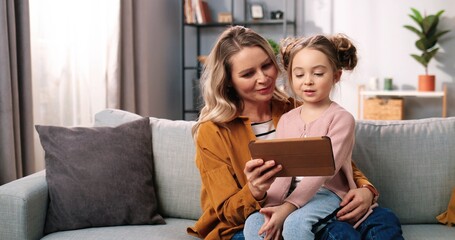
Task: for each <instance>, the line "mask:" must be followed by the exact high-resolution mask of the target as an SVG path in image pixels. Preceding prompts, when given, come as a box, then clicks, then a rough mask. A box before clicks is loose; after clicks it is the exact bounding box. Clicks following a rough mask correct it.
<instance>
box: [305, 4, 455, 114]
mask: <svg viewBox="0 0 455 240" xmlns="http://www.w3.org/2000/svg"><path fill="white" fill-rule="evenodd" d="M411 7H414V8H417V9H419V10H420V11H424V10H425V11H427V12H428V13H431V14H434V13H436V12H437V11H439V10H445V13H444V14H443V15H442V19H441V24H440V27H441V28H442V29H451V30H452V32H450V33H449V34H446V35H445V36H444V37H443V38H442V40H441V50H440V52H439V53H438V55H437V56H436V58H435V59H433V60H432V62H431V63H430V65H429V72H430V74H435V75H436V79H437V80H436V85H437V86H436V90H441V89H442V84H443V83H447V84H448V88H449V91H448V102H447V103H448V112H447V114H448V116H455V96H454V95H455V94H454V93H455V80H454V76H455V1H444V0H414V1H396V0H382V1H365V0H336V1H334V0H319V1H313V0H306V1H304V2H303V4H302V5H301V6H300V11H299V12H301V13H303V16H299V18H298V19H301V21H302V22H299V31H298V32H299V34H300V35H302V34H303V35H307V34H314V33H327V34H331V33H345V34H347V35H348V36H349V37H351V38H352V39H353V40H354V42H355V43H356V45H357V48H358V52H359V57H360V60H359V65H358V67H357V68H356V69H355V70H354V72H352V73H351V74H344V78H343V81H342V84H341V88H340V89H338V91H336V95H335V97H334V100H336V101H338V102H339V103H340V104H341V105H343V106H344V107H345V108H347V109H348V110H349V111H350V112H351V113H352V114H353V115H354V116H357V106H358V98H357V96H358V95H357V86H358V85H359V84H367V83H368V80H369V79H370V77H378V78H379V79H380V83H381V86H382V82H383V79H384V78H385V77H392V78H393V81H394V85H395V87H396V88H398V89H415V88H416V86H417V75H419V74H422V73H424V69H423V67H422V66H421V65H420V64H419V63H417V62H416V61H415V60H414V59H413V58H412V57H410V56H409V54H411V53H419V52H418V51H417V48H416V47H415V45H414V42H415V41H416V40H417V36H416V35H415V34H414V33H412V32H410V31H409V30H407V29H405V28H403V25H406V24H408V25H414V24H415V23H414V22H413V21H412V20H411V18H409V16H408V14H409V13H410V12H411V10H410V8H411ZM441 105H442V104H441V99H422V98H413V97H411V98H406V99H405V106H406V107H405V118H424V117H432V116H441V109H442V106H441Z"/></svg>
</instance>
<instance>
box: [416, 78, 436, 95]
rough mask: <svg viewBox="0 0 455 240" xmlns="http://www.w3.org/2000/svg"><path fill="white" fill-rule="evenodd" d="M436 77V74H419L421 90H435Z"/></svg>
mask: <svg viewBox="0 0 455 240" xmlns="http://www.w3.org/2000/svg"><path fill="white" fill-rule="evenodd" d="M435 81H436V78H435V76H434V75H419V88H418V90H419V91H422V92H431V91H434V83H435Z"/></svg>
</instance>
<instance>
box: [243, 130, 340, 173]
mask: <svg viewBox="0 0 455 240" xmlns="http://www.w3.org/2000/svg"><path fill="white" fill-rule="evenodd" d="M248 147H249V149H250V153H251V157H252V158H253V159H256V158H262V159H263V160H264V161H268V160H274V161H275V162H276V163H277V164H281V166H283V169H282V170H281V171H279V172H278V173H277V175H276V176H277V177H289V176H331V175H334V174H335V161H334V158H333V151H332V142H331V140H330V138H329V137H327V136H321V137H307V138H286V139H273V140H253V141H251V142H250V144H249V145H248Z"/></svg>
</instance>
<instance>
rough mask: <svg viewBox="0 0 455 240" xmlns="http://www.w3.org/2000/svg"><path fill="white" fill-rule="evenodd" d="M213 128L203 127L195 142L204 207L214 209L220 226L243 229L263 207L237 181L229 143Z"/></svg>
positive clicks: (246, 187)
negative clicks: (241, 227)
mask: <svg viewBox="0 0 455 240" xmlns="http://www.w3.org/2000/svg"><path fill="white" fill-rule="evenodd" d="M214 126H215V125H214V124H212V125H210V124H202V125H201V126H200V128H199V130H198V135H197V139H196V164H197V166H198V168H199V171H200V174H201V180H202V185H203V191H204V192H205V194H202V197H201V198H202V199H201V201H202V205H203V206H202V207H203V209H207V208H213V211H215V214H216V216H217V218H218V219H219V221H221V222H224V223H226V224H229V225H232V226H238V225H242V224H244V223H245V220H246V218H247V217H248V215H249V214H251V213H252V212H254V211H256V210H258V209H260V207H261V205H260V202H258V201H256V199H254V197H253V195H252V194H251V191H250V189H249V187H248V185H247V184H246V185H245V186H241V184H239V182H238V181H237V179H236V175H235V173H234V170H233V168H232V163H231V161H236V160H235V159H230V157H229V154H228V151H229V150H228V149H226V148H227V147H228V146H227V145H226V140H225V139H223V136H222V134H221V133H220V132H219V131H220V130H219V128H217V127H214ZM237 161H240V160H237Z"/></svg>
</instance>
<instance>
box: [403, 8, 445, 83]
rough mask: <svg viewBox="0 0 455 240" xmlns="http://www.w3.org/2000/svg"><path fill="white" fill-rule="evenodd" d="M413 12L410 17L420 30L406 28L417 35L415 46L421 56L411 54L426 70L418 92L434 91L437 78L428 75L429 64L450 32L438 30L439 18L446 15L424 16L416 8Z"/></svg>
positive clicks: (408, 26) (420, 78)
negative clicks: (445, 35) (440, 40)
mask: <svg viewBox="0 0 455 240" xmlns="http://www.w3.org/2000/svg"><path fill="white" fill-rule="evenodd" d="M411 11H412V14H409V17H411V18H412V20H414V22H416V23H417V25H418V28H415V27H413V26H410V25H405V26H404V27H405V28H406V29H409V30H410V31H412V32H414V33H415V34H417V36H418V37H419V39H418V40H417V41H416V43H415V45H416V47H417V49H419V50H420V51H421V54H420V55H418V54H411V56H412V57H413V58H414V59H415V60H417V62H419V63H420V64H422V65H423V67H424V68H425V75H419V85H418V90H419V91H434V89H435V88H434V86H435V76H434V75H429V74H428V63H429V62H430V61H431V59H432V58H433V57H434V56H435V55H436V53H437V52H438V50H439V48H438V47H437V44H438V40H439V38H440V37H441V36H443V35H444V34H446V33H448V32H449V30H443V31H440V30H439V29H438V24H439V17H440V16H441V15H442V14H443V13H444V10H441V11H439V12H438V13H436V14H434V15H426V14H424V15H422V14H421V13H420V12H419V11H418V10H417V9H415V8H411Z"/></svg>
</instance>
